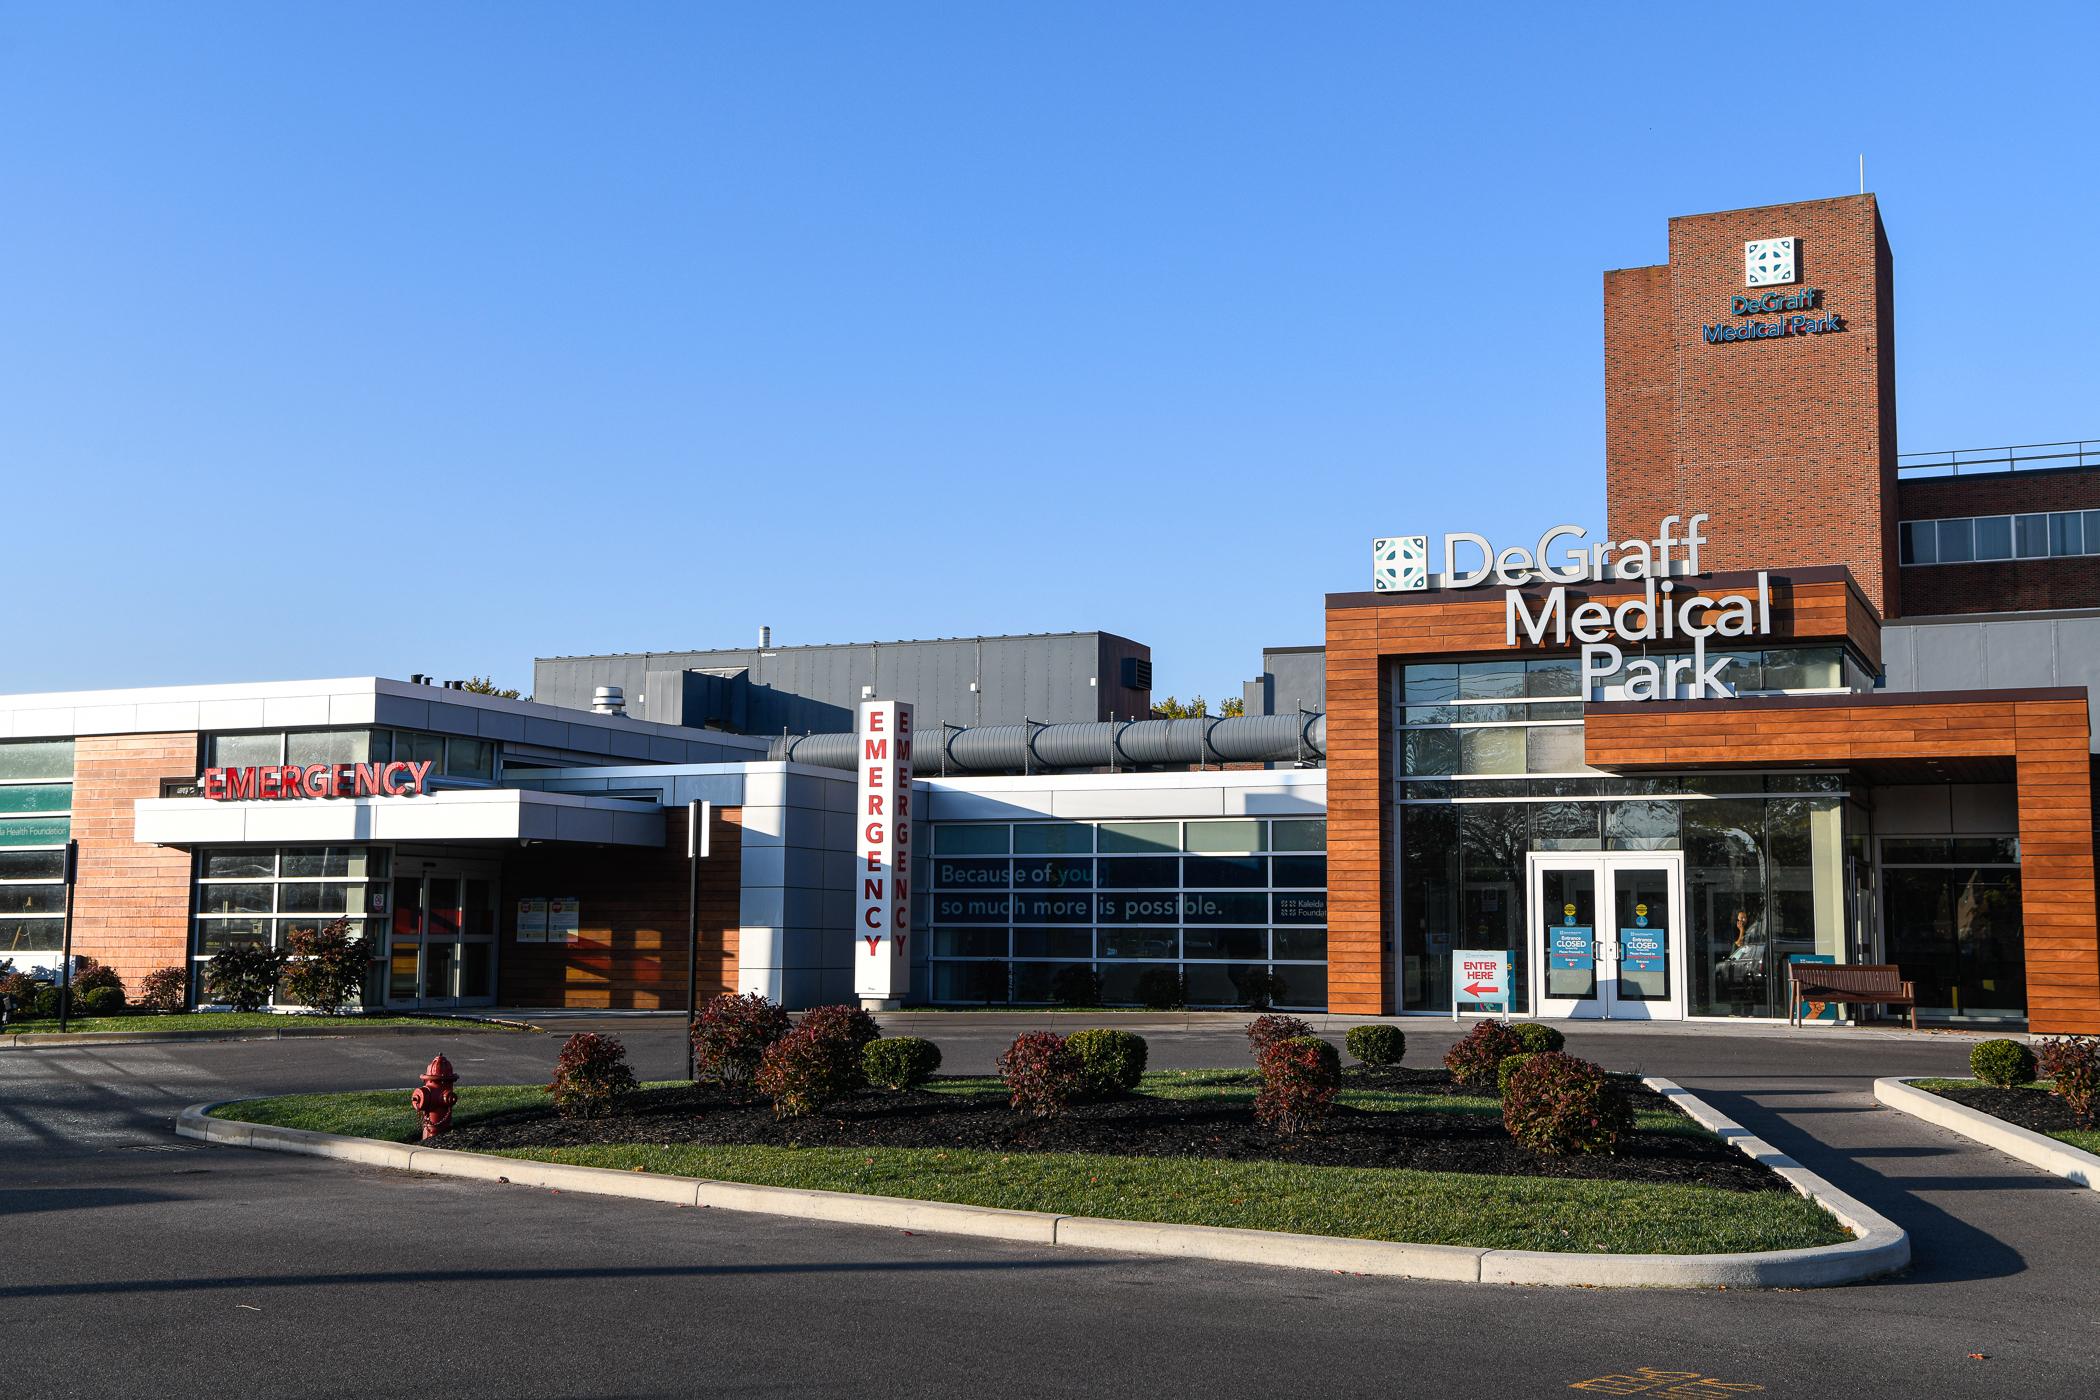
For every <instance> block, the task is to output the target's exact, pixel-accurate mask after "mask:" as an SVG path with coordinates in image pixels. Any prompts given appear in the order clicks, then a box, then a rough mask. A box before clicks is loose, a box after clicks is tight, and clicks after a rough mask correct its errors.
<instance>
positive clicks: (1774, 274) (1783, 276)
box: [1743, 238, 1800, 287]
mask: <svg viewBox="0 0 2100 1400" xmlns="http://www.w3.org/2000/svg"><path fill="white" fill-rule="evenodd" d="M1799 280H1800V277H1799V275H1798V274H1797V273H1796V272H1795V270H1794V240H1793V239H1791V238H1753V239H1751V240H1750V241H1749V242H1748V243H1745V244H1744V245H1743V285H1744V286H1746V287H1784V286H1786V285H1787V284H1788V283H1789V282H1797V281H1799Z"/></svg>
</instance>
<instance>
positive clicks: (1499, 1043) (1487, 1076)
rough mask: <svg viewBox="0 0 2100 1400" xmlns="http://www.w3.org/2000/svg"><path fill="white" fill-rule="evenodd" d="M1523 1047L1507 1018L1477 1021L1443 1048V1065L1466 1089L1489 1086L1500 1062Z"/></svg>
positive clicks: (1522, 1049) (1521, 1050)
mask: <svg viewBox="0 0 2100 1400" xmlns="http://www.w3.org/2000/svg"><path fill="white" fill-rule="evenodd" d="M1523 1051H1524V1042H1522V1041H1521V1040H1518V1039H1517V1037H1516V1033H1515V1032H1513V1031H1511V1030H1510V1028H1509V1024H1508V1023H1507V1022H1505V1021H1481V1022H1478V1023H1476V1024H1475V1025H1474V1027H1473V1029H1472V1030H1470V1031H1467V1032H1466V1034H1465V1035H1464V1036H1463V1037H1461V1038H1460V1040H1459V1042H1458V1043H1457V1044H1456V1045H1453V1046H1452V1047H1451V1048H1450V1049H1449V1050H1447V1051H1445V1052H1444V1068H1445V1069H1448V1070H1450V1071H1451V1077H1452V1078H1454V1079H1456V1080H1457V1081H1458V1082H1459V1083H1461V1084H1463V1085H1465V1086H1466V1087H1467V1088H1468V1089H1492V1088H1494V1087H1495V1075H1496V1073H1497V1072H1498V1071H1499V1070H1500V1069H1501V1068H1502V1062H1503V1061H1504V1060H1505V1059H1508V1058H1509V1057H1510V1056H1511V1055H1518V1054H1522V1053H1523Z"/></svg>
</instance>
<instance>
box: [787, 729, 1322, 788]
mask: <svg viewBox="0 0 2100 1400" xmlns="http://www.w3.org/2000/svg"><path fill="white" fill-rule="evenodd" d="M853 744H854V736H853V735H851V734H805V735H802V736H800V737H793V736H788V735H783V736H781V737H780V738H778V739H775V740H774V741H773V744H772V747H771V748H770V749H769V750H767V754H766V756H767V757H768V758H773V759H785V760H787V761H789V762H791V763H810V764H815V765H817V766H818V767H822V768H845V769H851V768H852V767H853V766H854V747H853ZM1326 756H1327V716H1325V715H1309V714H1296V715H1246V716H1241V717H1238V718H1234V719H1141V720H1130V721H1120V720H1104V721H1095V722H1092V723H1081V724H1037V725H1028V724H987V725H982V726H979V727H978V728H975V729H949V730H946V731H945V732H943V731H939V730H933V729H922V730H920V731H919V733H918V736H917V738H916V739H915V740H914V744H913V752H912V767H913V769H914V770H915V771H916V772H917V774H918V776H920V777H922V778H926V777H938V776H939V775H940V774H941V772H942V771H943V768H944V767H945V770H946V771H947V772H949V773H1042V772H1055V771H1058V770H1064V769H1073V768H1125V767H1129V768H1148V767H1157V766H1160V765H1169V764H1170V765H1174V766H1180V765H1182V764H1189V763H1291V762H1296V761H1300V760H1303V761H1306V762H1314V761H1319V760H1324V759H1325V758H1326Z"/></svg>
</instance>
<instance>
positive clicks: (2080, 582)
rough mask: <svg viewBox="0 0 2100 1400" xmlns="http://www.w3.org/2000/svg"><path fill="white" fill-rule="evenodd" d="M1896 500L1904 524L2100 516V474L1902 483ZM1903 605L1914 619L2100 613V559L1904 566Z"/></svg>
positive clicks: (2007, 474)
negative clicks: (2083, 513)
mask: <svg viewBox="0 0 2100 1400" xmlns="http://www.w3.org/2000/svg"><path fill="white" fill-rule="evenodd" d="M1897 500H1898V502H1899V509H1898V511H1897V514H1898V515H1899V516H1900V517H1901V518H1902V519H1904V520H1940V519H1944V518H1947V517H1951V516H1957V515H2013V514H2018V513H2021V512H2024V511H2048V510H2100V468H2087V469H2084V470H2074V471H2041V472H2001V473H1998V474H1996V475H1991V476H1977V477H1925V478H1922V479H1918V480H1912V481H1906V482H1904V483H1903V484H1902V485H1901V486H1900V487H1898V488H1897ZM1903 599H1904V611H1906V612H1908V613H1909V614H1910V615H1911V616H1912V617H1936V616H1940V615H1942V614H1946V613H1984V612H2027V611H2035V610H2043V609H2049V608H2094V607H2100V555H2087V556H2084V557H2081V558H2071V559H2004V560H1995V561H1992V562H1989V563H1981V564H1928V565H1921V566H1915V567H1911V568H1906V569H1904V570H1903Z"/></svg>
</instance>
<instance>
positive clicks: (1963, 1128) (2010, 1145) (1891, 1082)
mask: <svg viewBox="0 0 2100 1400" xmlns="http://www.w3.org/2000/svg"><path fill="white" fill-rule="evenodd" d="M1934 1077H1937V1076H1934ZM1874 1097H1875V1098H1876V1099H1877V1100H1879V1101H1880V1102H1882V1103H1884V1104H1886V1105H1888V1106H1889V1107H1890V1108H1893V1109H1895V1110H1896V1111H1897V1112H1899V1113H1908V1114H1909V1115H1910V1116H1911V1117H1913V1118H1922V1119H1924V1120H1925V1121H1926V1122H1928V1123H1930V1124H1932V1125H1933V1126H1934V1127H1939V1128H1945V1129H1947V1131H1949V1132H1952V1133H1959V1134H1960V1135H1961V1136H1963V1137H1965V1138H1968V1139H1969V1140H1971V1141H1972V1142H1980V1143H1982V1144H1983V1145H1984V1146H1985V1147H1990V1148H1995V1149H1997V1150H1998V1151H2000V1152H2003V1153H2004V1154H2005V1155H2006V1156H2008V1157H2016V1158H2018V1159H2019V1160H2020V1161H2022V1162H2025V1163H2027V1165H2029V1166H2031V1167H2040V1168H2041V1169H2042V1170H2043V1171H2045V1172H2048V1173H2049V1174H2050V1175H2052V1176H2060V1177H2062V1178H2063V1179H2064V1180H2066V1181H2069V1182H2071V1183H2073V1184H2074V1185H2078V1186H2083V1187H2085V1188H2087V1189H2088V1190H2091V1191H2100V1156H2095V1155H2094V1154H2092V1153H2090V1152H2085V1151H2081V1150H2080V1149H2078V1148H2076V1147H2073V1146H2071V1144H2070V1143H2068V1142H2059V1141H2057V1140H2056V1139H2055V1138H2053V1137H2046V1136H2044V1135H2043V1134H2041V1133H2038V1132H2035V1131H2034V1130H2033V1129H2032V1128H2023V1127H2021V1126H2020V1125H2019V1124H2017V1123H2008V1122H2006V1121H2005V1120H2004V1119H2003V1118H1993V1117H1992V1116H1991V1115H1990V1114H1988V1113H1985V1112H1984V1111H1983V1110H1982V1109H1980V1108H1971V1107H1969V1106H1968V1105H1967V1104H1963V1103H1956V1102H1955V1101H1954V1100H1952V1099H1948V1098H1942V1097H1941V1096H1940V1095H1938V1094H1935V1093H1933V1092H1932V1091H1931V1090H1930V1089H1920V1088H1919V1087H1918V1086H1917V1085H1916V1084H1914V1083H1912V1082H1911V1081H1910V1079H1907V1078H1895V1079H1877V1080H1875V1081H1874Z"/></svg>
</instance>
